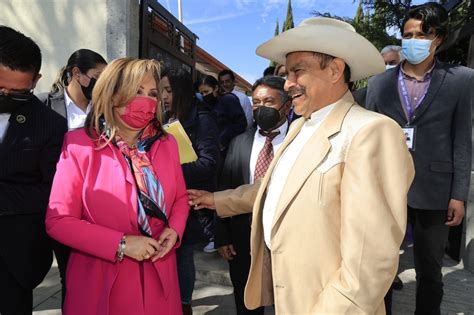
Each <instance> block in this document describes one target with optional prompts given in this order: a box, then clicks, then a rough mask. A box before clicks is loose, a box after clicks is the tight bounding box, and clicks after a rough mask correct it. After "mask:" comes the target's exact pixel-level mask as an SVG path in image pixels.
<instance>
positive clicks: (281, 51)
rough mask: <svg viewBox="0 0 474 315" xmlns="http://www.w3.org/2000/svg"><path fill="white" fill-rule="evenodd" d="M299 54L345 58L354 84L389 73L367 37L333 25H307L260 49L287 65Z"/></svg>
mask: <svg viewBox="0 0 474 315" xmlns="http://www.w3.org/2000/svg"><path fill="white" fill-rule="evenodd" d="M297 51H310V52H319V53H324V54H327V55H331V56H333V57H338V58H341V59H344V61H345V62H346V63H347V64H348V65H349V67H350V69H351V81H357V80H360V79H364V78H367V77H370V76H372V75H375V74H378V73H382V72H384V71H385V64H384V61H383V58H382V56H381V55H380V53H379V51H378V50H377V48H375V46H374V45H373V44H372V43H370V42H369V41H368V40H367V39H366V38H365V37H363V36H361V35H359V34H357V33H356V32H354V31H350V30H347V29H343V28H340V27H334V26H331V25H324V26H322V25H317V26H315V25H303V26H298V27H296V28H293V29H290V30H287V31H285V32H283V33H281V34H280V35H278V36H276V37H274V38H272V39H270V40H268V41H266V42H265V43H263V44H261V45H260V46H258V47H257V50H256V53H257V55H259V56H261V57H264V58H267V59H269V60H272V61H275V62H278V63H281V64H285V62H286V56H287V55H288V54H289V53H292V52H297Z"/></svg>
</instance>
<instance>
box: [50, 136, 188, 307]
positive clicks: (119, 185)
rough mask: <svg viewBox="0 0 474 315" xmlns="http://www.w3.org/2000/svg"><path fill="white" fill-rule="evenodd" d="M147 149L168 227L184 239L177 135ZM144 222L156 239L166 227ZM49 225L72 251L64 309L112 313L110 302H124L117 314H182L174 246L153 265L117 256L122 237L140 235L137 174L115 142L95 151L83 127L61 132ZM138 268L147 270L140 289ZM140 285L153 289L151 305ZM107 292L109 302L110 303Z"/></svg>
mask: <svg viewBox="0 0 474 315" xmlns="http://www.w3.org/2000/svg"><path fill="white" fill-rule="evenodd" d="M149 154H150V159H151V162H152V164H153V167H154V169H155V171H156V174H157V176H158V178H159V181H160V183H161V185H162V186H163V190H164V195H165V201H166V209H167V215H168V217H169V224H170V227H171V228H173V229H174V230H175V231H176V232H177V233H178V235H179V237H180V239H181V238H182V235H183V232H184V228H185V225H186V219H187V216H188V212H189V207H188V199H187V194H186V187H185V183H184V179H183V174H182V170H181V165H180V162H179V154H178V148H177V144H176V141H175V139H174V138H173V137H172V136H170V135H169V136H165V137H163V138H160V139H159V140H157V141H156V142H155V143H154V144H153V146H152V148H151V149H150V152H149ZM149 223H150V226H151V228H152V232H153V236H154V237H155V238H158V237H159V234H160V233H161V231H162V230H163V228H164V224H163V223H162V222H161V221H160V220H158V219H155V218H152V219H151V220H150V221H149ZM46 229H47V232H48V234H49V235H50V236H51V237H52V238H54V239H56V240H58V241H59V242H61V243H63V244H65V245H67V246H69V247H71V248H72V253H71V256H70V258H69V262H68V267H67V277H66V285H67V296H66V301H65V314H100V315H103V314H109V312H111V311H110V305H111V304H114V303H115V302H116V301H128V302H127V303H125V302H123V303H122V304H124V305H121V306H120V307H121V309H122V311H123V312H121V313H122V314H153V313H157V312H159V313H160V314H180V313H181V305H180V298H179V284H178V277H177V271H176V254H175V250H174V249H173V250H172V251H171V252H170V253H169V254H168V255H167V256H165V257H163V258H162V259H160V260H158V261H157V262H155V263H151V262H146V263H144V265H145V266H144V267H143V266H142V267H140V266H139V265H140V264H139V263H138V262H137V261H135V260H133V259H129V258H126V259H125V260H124V261H123V262H117V261H116V257H115V254H116V250H117V247H118V244H119V242H120V239H121V237H122V235H124V234H134V235H139V234H140V233H139V230H138V225H137V191H136V187H135V182H134V178H133V175H132V174H131V172H130V170H129V169H128V166H127V164H126V162H125V160H124V158H123V156H122V154H121V153H120V151H119V150H118V149H117V148H116V147H115V146H114V145H113V144H109V145H107V146H106V147H105V148H103V149H97V146H96V145H95V143H93V142H92V140H91V139H90V138H89V137H88V136H87V134H86V133H85V131H84V129H80V130H76V131H73V132H69V133H67V134H66V136H65V138H64V144H63V150H62V153H61V157H60V160H59V162H58V165H57V172H56V175H55V177H54V182H53V186H52V190H51V196H50V201H49V207H48V212H47V215H46ZM150 266H152V267H150ZM153 267H154V268H153ZM139 268H142V269H140V270H139ZM143 270H144V271H143ZM140 272H142V273H143V272H145V274H144V278H145V281H143V283H144V287H143V288H142V286H141V282H140V281H139V280H140ZM124 277H129V278H130V279H129V280H127V278H125V280H123V279H124ZM155 278H156V279H157V280H156V281H148V279H155ZM156 282H160V283H158V284H157V283H156ZM112 286H113V290H111V289H112ZM142 289H143V292H146V294H147V295H150V294H151V297H150V299H151V300H153V295H155V294H156V295H155V299H154V301H153V302H150V303H148V302H146V301H147V299H145V302H143V295H142V293H141V292H142ZM154 290H155V291H158V292H153V291H154ZM159 291H161V293H160V292H159ZM111 294H112V296H113V299H114V301H110V299H111V298H112V297H111ZM160 294H162V295H163V299H160V298H159V296H160ZM116 299H119V300H116ZM157 301H158V302H157ZM160 301H161V302H160ZM157 303H158V304H157ZM119 304H120V303H119ZM119 304H118V305H119ZM129 304H133V305H129ZM150 305H151V306H153V307H152V308H153V309H150ZM156 307H159V308H160V310H157V309H155V308H156Z"/></svg>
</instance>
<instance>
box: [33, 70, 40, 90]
mask: <svg viewBox="0 0 474 315" xmlns="http://www.w3.org/2000/svg"><path fill="white" fill-rule="evenodd" d="M41 77H42V75H41V73H38V74H37V75H36V77H35V78H34V79H33V87H32V89H34V88H35V87H36V84H37V83H38V81H39V79H41Z"/></svg>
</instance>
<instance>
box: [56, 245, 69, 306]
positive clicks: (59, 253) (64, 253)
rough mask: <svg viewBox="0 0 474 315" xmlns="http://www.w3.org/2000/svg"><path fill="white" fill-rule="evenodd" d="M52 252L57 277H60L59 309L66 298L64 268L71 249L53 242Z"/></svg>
mask: <svg viewBox="0 0 474 315" xmlns="http://www.w3.org/2000/svg"><path fill="white" fill-rule="evenodd" d="M53 251H54V256H55V257H56V261H57V262H58V269H59V276H60V277H61V308H62V307H63V306H64V299H65V298H66V267H67V262H68V260H69V254H70V253H71V248H69V247H67V246H65V245H63V244H61V243H59V242H58V241H55V240H53Z"/></svg>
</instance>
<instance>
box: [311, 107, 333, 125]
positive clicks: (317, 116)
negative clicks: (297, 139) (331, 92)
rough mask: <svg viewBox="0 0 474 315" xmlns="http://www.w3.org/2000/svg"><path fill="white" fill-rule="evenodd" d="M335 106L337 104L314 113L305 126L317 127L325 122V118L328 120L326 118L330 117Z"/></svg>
mask: <svg viewBox="0 0 474 315" xmlns="http://www.w3.org/2000/svg"><path fill="white" fill-rule="evenodd" d="M335 104H336V103H332V104H329V105H326V106H324V107H323V108H321V109H319V110H317V111H315V112H313V113H312V114H311V117H310V118H309V119H307V120H306V122H305V124H306V125H307V126H315V125H317V124H319V123H321V122H322V121H323V120H324V118H326V116H327V115H329V113H330V112H331V110H332V109H333V108H334V105H335Z"/></svg>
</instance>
